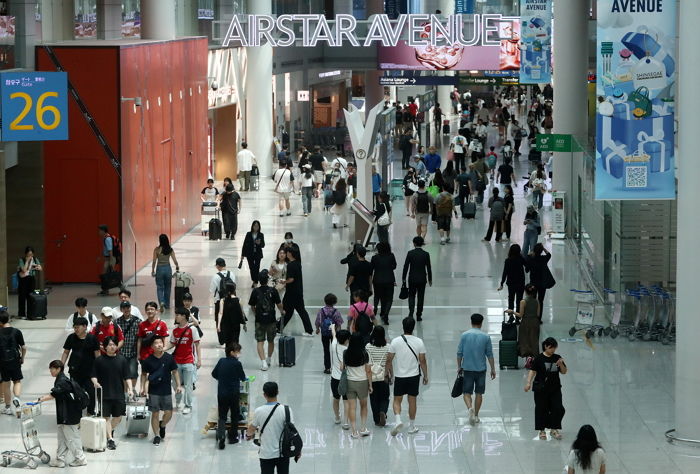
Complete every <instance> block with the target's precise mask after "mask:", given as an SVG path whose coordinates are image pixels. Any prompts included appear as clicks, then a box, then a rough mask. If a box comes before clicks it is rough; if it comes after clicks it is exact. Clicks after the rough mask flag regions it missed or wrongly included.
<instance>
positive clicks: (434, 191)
mask: <svg viewBox="0 0 700 474" xmlns="http://www.w3.org/2000/svg"><path fill="white" fill-rule="evenodd" d="M428 194H430V195H431V196H432V197H437V196H438V194H440V188H438V187H437V186H436V185H434V184H433V185H431V186H428Z"/></svg>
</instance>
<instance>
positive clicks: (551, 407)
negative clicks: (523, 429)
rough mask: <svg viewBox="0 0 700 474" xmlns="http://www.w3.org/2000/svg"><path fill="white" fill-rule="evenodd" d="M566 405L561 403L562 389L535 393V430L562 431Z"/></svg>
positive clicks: (546, 389) (550, 389)
mask: <svg viewBox="0 0 700 474" xmlns="http://www.w3.org/2000/svg"><path fill="white" fill-rule="evenodd" d="M565 412H566V410H565V409H564V405H563V404H562V402H561V388H559V387H557V388H554V389H552V388H544V389H543V390H538V391H537V392H535V429H536V430H539V431H542V430H544V429H545V428H549V429H552V430H560V429H561V419H562V418H564V413H565Z"/></svg>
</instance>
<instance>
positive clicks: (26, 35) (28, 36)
mask: <svg viewBox="0 0 700 474" xmlns="http://www.w3.org/2000/svg"><path fill="white" fill-rule="evenodd" d="M9 6H10V15H11V16H14V17H15V67H16V68H25V69H34V47H35V46H36V17H35V15H34V13H35V12H36V0H13V1H12V2H10V5H9ZM49 21H51V20H49Z"/></svg>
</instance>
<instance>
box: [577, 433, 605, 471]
mask: <svg viewBox="0 0 700 474" xmlns="http://www.w3.org/2000/svg"><path fill="white" fill-rule="evenodd" d="M567 472H568V474H605V472H606V468H605V451H604V450H603V448H602V447H601V446H600V443H598V436H596V433H595V430H594V429H593V427H592V426H591V425H583V426H582V427H581V428H580V429H579V430H578V435H576V441H574V443H573V444H572V445H571V452H569V462H568V471H567Z"/></svg>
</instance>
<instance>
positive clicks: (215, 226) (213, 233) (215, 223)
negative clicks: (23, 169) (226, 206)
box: [209, 209, 224, 240]
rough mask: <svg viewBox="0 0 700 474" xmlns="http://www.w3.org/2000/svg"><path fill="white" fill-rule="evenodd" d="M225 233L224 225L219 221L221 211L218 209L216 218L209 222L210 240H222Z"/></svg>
mask: <svg viewBox="0 0 700 474" xmlns="http://www.w3.org/2000/svg"><path fill="white" fill-rule="evenodd" d="M223 232H224V224H223V223H222V222H221V219H219V211H218V209H217V212H216V216H215V217H213V218H212V219H211V220H210V221H209V240H221V236H222V235H223Z"/></svg>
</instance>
